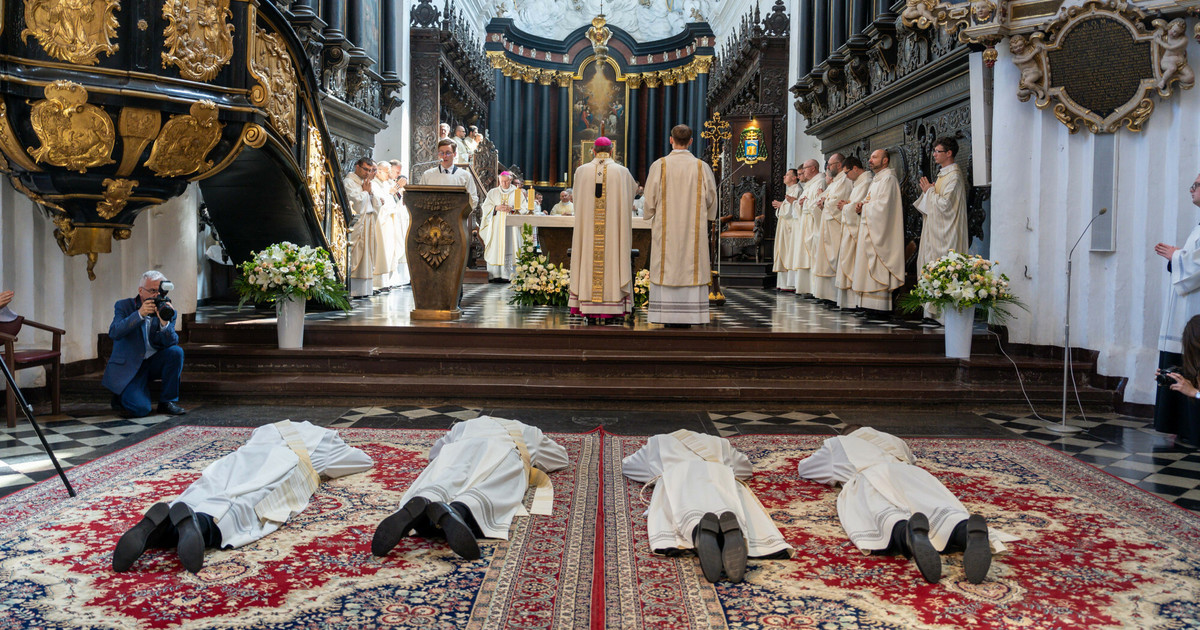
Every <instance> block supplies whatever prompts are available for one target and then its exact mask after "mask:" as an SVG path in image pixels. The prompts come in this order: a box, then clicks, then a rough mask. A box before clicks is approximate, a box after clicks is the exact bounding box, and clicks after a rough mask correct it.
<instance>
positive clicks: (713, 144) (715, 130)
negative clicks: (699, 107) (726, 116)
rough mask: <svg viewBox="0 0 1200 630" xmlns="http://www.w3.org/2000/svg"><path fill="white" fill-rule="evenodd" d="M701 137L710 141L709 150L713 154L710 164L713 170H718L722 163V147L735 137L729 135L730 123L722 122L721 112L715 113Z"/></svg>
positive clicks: (705, 124) (706, 124) (705, 126)
mask: <svg viewBox="0 0 1200 630" xmlns="http://www.w3.org/2000/svg"><path fill="white" fill-rule="evenodd" d="M700 137H701V138H704V139H706V140H708V150H709V152H710V153H711V157H710V158H709V162H711V163H712V166H713V168H718V163H719V162H720V161H721V145H723V144H724V143H725V141H726V140H728V139H729V138H731V137H733V134H731V133H729V122H728V121H725V120H721V112H713V117H712V120H708V121H706V122H705V123H704V131H702V132H700Z"/></svg>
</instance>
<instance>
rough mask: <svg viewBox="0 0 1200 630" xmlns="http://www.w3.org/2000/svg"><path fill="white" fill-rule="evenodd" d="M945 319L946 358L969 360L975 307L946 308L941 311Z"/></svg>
mask: <svg viewBox="0 0 1200 630" xmlns="http://www.w3.org/2000/svg"><path fill="white" fill-rule="evenodd" d="M942 314H943V315H944V316H945V318H946V323H945V326H946V356H947V357H951V358H955V359H969V358H971V333H972V332H973V331H974V329H975V307H974V306H968V307H967V308H964V309H961V310H960V309H956V308H954V307H947V308H946V309H945V310H943V311H942Z"/></svg>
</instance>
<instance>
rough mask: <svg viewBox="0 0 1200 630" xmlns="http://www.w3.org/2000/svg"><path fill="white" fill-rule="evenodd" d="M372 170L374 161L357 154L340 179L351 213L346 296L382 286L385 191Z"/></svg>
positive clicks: (385, 258)
mask: <svg viewBox="0 0 1200 630" xmlns="http://www.w3.org/2000/svg"><path fill="white" fill-rule="evenodd" d="M375 170H376V169H375V163H374V162H372V161H371V160H369V159H367V158H359V160H358V161H357V162H355V163H354V170H353V171H352V172H350V173H348V174H347V175H346V178H345V180H343V181H342V185H343V186H344V187H345V188H346V201H348V202H349V203H350V213H351V214H352V215H354V226H353V227H352V228H351V229H350V297H370V296H371V294H372V293H373V292H374V290H375V288H376V287H379V288H383V275H384V274H385V273H387V272H388V268H387V257H386V256H385V255H384V252H385V249H384V245H383V230H382V228H380V226H379V212H380V210H382V209H383V206H384V199H385V193H386V191H384V190H383V188H382V187H381V186H378V185H376V184H375Z"/></svg>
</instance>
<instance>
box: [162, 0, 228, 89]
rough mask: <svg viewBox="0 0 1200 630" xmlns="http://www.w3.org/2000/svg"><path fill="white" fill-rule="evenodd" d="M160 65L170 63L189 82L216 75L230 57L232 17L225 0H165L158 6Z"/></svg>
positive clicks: (204, 79)
mask: <svg viewBox="0 0 1200 630" xmlns="http://www.w3.org/2000/svg"><path fill="white" fill-rule="evenodd" d="M162 16H163V19H165V20H167V22H168V24H167V27H166V28H165V29H163V38H164V41H163V46H164V47H165V48H166V49H167V50H166V51H164V52H163V53H162V67H164V68H166V67H167V66H168V65H174V66H175V67H177V68H178V69H179V74H180V76H182V77H183V78H185V79H191V80H193V81H208V80H210V79H212V78H213V77H215V76H217V73H218V72H220V71H221V69H222V68H223V67H225V64H227V63H229V60H230V59H231V58H232V57H233V25H232V24H230V23H229V22H228V20H229V19H230V18H231V17H233V13H232V12H231V11H230V10H229V0H167V1H166V2H164V3H163V7H162Z"/></svg>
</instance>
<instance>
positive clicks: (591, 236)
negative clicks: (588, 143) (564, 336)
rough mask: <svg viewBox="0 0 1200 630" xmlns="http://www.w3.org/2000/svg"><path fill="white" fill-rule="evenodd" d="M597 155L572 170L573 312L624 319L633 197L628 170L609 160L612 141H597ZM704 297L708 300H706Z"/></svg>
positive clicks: (629, 303) (629, 302)
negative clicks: (577, 193)
mask: <svg viewBox="0 0 1200 630" xmlns="http://www.w3.org/2000/svg"><path fill="white" fill-rule="evenodd" d="M594 148H595V152H596V157H595V158H594V159H593V160H592V161H591V162H589V163H587V164H584V165H582V166H580V167H579V168H578V169H575V179H574V182H575V186H576V187H578V188H579V190H581V191H584V194H583V195H582V197H581V198H580V200H579V207H578V208H576V209H575V231H574V234H573V235H572V237H571V293H570V300H569V302H568V306H570V308H571V312H572V313H580V314H582V315H584V316H586V317H588V318H592V317H602V318H610V317H624V316H625V315H626V314H628V313H629V312H630V311H632V310H633V272H632V269H631V264H632V261H631V260H630V252H631V251H632V248H633V194H634V189H635V188H636V187H637V182H636V181H634V179H633V176H632V175H630V174H629V169H627V168H625V167H624V166H621V165H620V164H617V163H616V162H614V161H613V160H612V140H609V139H608V138H605V137H603V136H601V137H599V138H597V139H596V144H595V147H594ZM706 297H707V296H706Z"/></svg>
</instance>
